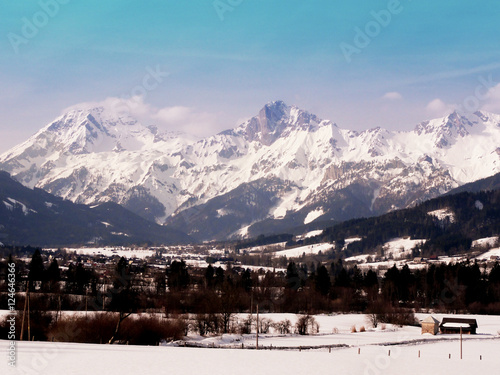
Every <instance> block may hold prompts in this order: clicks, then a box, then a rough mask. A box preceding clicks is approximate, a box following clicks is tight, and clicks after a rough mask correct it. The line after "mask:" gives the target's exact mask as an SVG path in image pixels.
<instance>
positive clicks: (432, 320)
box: [422, 315, 439, 324]
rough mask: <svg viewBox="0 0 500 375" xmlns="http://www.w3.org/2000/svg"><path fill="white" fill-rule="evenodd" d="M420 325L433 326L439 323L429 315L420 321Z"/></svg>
mask: <svg viewBox="0 0 500 375" xmlns="http://www.w3.org/2000/svg"><path fill="white" fill-rule="evenodd" d="M422 323H433V324H436V323H439V320H437V319H436V318H434V317H433V316H431V315H429V316H428V317H427V318H425V319H424V320H422Z"/></svg>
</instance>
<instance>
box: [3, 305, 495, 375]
mask: <svg viewBox="0 0 500 375" xmlns="http://www.w3.org/2000/svg"><path fill="white" fill-rule="evenodd" d="M433 316H434V317H436V318H438V319H441V317H442V315H438V314H436V315H433ZM263 317H267V318H270V319H273V320H275V321H278V320H282V319H284V318H292V317H293V315H289V314H273V315H263ZM418 317H419V318H420V319H423V318H425V317H427V315H423V314H419V315H418ZM469 317H471V316H469ZM473 317H474V318H476V319H477V321H478V325H479V328H478V334H477V335H471V336H464V342H463V359H462V360H460V345H459V340H458V339H459V336H458V335H437V336H432V335H421V334H420V329H419V328H418V327H404V328H397V327H393V326H391V325H387V327H386V328H385V329H384V330H382V329H377V330H369V329H367V331H366V332H356V333H351V327H352V326H356V328H357V330H358V331H359V328H360V327H361V325H364V326H366V321H365V317H364V316H363V315H353V314H347V315H333V316H325V315H320V316H316V317H315V318H316V320H317V322H318V323H319V324H320V332H319V334H318V335H314V336H297V335H286V336H279V335H263V336H262V337H260V338H259V346H261V347H262V346H264V347H265V348H266V349H265V350H258V351H257V350H254V349H241V344H242V343H243V346H244V347H247V348H248V347H250V346H252V345H254V344H255V335H248V336H239V335H224V336H222V337H213V338H205V339H202V338H196V337H191V339H190V340H191V341H196V342H197V343H199V344H203V345H205V346H207V348H187V347H178V346H172V345H165V346H160V347H140V346H119V345H85V344H71V343H48V342H18V343H17V367H16V368H9V367H8V365H7V353H8V342H7V341H5V340H2V341H0V350H1V351H2V352H3V353H4V354H3V355H2V356H1V358H2V359H1V362H0V374H50V375H59V374H61V375H63V374H112V375H114V374H117V375H118V374H119V375H123V374H151V373H154V374H156V373H159V374H164V373H165V374H166V373H168V374H218V375H219V374H252V375H254V374H273V375H274V374H398V375H400V374H426V375H428V374H474V373H485V374H486V373H488V374H496V373H498V368H499V367H500V357H499V353H500V336H499V334H498V331H500V317H497V316H473ZM332 332H336V333H332ZM211 343H213V344H214V345H222V346H223V345H227V346H228V347H232V348H224V349H213V348H210V346H211ZM181 344H182V343H181ZM342 344H343V345H347V346H345V347H335V346H337V345H342ZM271 345H272V346H273V348H274V349H273V350H270V347H271ZM322 345H325V346H333V347H332V349H331V351H330V350H329V348H328V347H323V348H319V349H313V350H306V349H304V347H306V346H316V347H320V346H322ZM280 346H282V347H285V346H286V347H295V348H294V349H289V350H277V349H276V347H280ZM301 346H302V347H303V349H301V350H299V347H301ZM237 347H239V349H237ZM419 353H420V357H419ZM450 356H451V358H450ZM483 371H487V372H483Z"/></svg>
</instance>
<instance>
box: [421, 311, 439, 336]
mask: <svg viewBox="0 0 500 375" xmlns="http://www.w3.org/2000/svg"><path fill="white" fill-rule="evenodd" d="M438 332H439V320H437V319H436V318H434V317H432V316H430V315H429V316H428V317H427V318H425V319H424V320H422V335H423V334H424V333H430V334H431V335H437V333H438Z"/></svg>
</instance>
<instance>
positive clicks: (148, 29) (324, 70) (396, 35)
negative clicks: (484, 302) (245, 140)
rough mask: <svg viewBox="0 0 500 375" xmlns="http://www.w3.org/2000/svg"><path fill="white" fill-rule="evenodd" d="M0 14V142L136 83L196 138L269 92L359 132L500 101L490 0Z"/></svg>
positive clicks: (80, 6) (173, 4)
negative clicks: (68, 109)
mask: <svg viewBox="0 0 500 375" xmlns="http://www.w3.org/2000/svg"><path fill="white" fill-rule="evenodd" d="M0 17H1V22H0V51H1V55H0V84H1V86H0V87H1V91H0V139H1V142H0V152H3V151H6V150H7V149H8V148H10V147H12V146H14V145H15V144H17V143H19V142H20V141H22V140H24V139H26V138H28V137H29V136H30V135H32V134H33V133H35V132H36V131H37V130H38V129H40V128H41V127H42V126H44V125H45V124H47V123H48V122H49V121H51V120H52V119H53V118H55V117H56V116H58V115H60V114H61V112H62V111H63V110H64V109H65V108H68V107H70V106H74V105H76V104H79V103H89V102H92V103H95V102H102V101H106V100H108V102H109V100H110V99H107V98H121V100H128V98H129V97H131V96H133V95H135V94H142V95H143V96H142V98H140V99H139V98H135V100H134V105H133V106H132V107H133V112H134V115H137V116H138V117H139V118H140V119H141V120H142V121H143V122H145V123H146V124H147V125H149V124H150V123H156V124H158V125H159V126H160V127H161V128H163V129H169V130H184V131H188V132H190V133H195V134H198V135H201V136H205V135H208V134H213V133H215V132H217V131H220V130H223V129H227V128H230V127H233V126H235V125H236V124H237V123H238V121H240V120H242V119H244V118H247V117H250V116H252V115H254V114H256V113H257V111H258V110H259V109H260V108H261V107H262V106H263V105H264V104H265V103H267V102H269V101H272V100H277V99H281V100H284V101H285V102H287V103H288V104H294V105H297V106H299V107H301V108H304V109H307V110H309V111H311V112H313V113H315V114H317V115H318V116H320V117H322V118H328V119H331V120H333V121H335V122H336V123H337V124H338V125H339V126H341V127H343V128H350V129H356V130H363V129H368V128H372V127H375V126H382V127H386V128H389V129H395V130H396V129H400V130H407V129H410V128H412V127H413V126H414V125H416V124H417V123H418V122H420V121H424V120H426V119H429V118H433V117H438V116H441V115H444V114H445V113H446V112H447V111H451V110H453V108H457V107H458V108H459V109H462V108H465V109H473V110H475V109H486V110H490V111H497V112H500V85H499V83H500V37H499V35H500V22H498V20H500V2H498V1H481V2H477V1H447V0H441V1H438V2H426V1H425V2H424V1H416V0H413V1H411V0H401V1H396V0H390V1H377V0H370V1H369V0H365V1H349V2H348V1H336V0H329V1H323V0H317V1H314V0H313V1H304V0H300V1H299V0H274V1H273V0H216V1H214V0H189V1H188V0H183V1H181V0H178V1H171V0H170V1H169V0H163V1H154V0H153V1H143V2H139V1H131V0H128V1H127V0H108V1H106V0H104V1H103V0H101V1H94V0H86V1H77V0H40V1H23V2H15V1H3V2H1V3H0ZM360 33H361V34H363V35H361V36H360ZM346 51H347V52H346ZM353 51H355V52H353ZM151 72H156V79H155V78H154V77H155V74H153V75H152V73H151ZM145 87H146V88H147V90H146V89H145Z"/></svg>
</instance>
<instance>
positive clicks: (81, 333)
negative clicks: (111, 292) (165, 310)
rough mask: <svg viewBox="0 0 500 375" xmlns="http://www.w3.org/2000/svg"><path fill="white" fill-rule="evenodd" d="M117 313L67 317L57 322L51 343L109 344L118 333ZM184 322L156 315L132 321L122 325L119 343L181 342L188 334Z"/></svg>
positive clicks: (51, 335)
mask: <svg viewBox="0 0 500 375" xmlns="http://www.w3.org/2000/svg"><path fill="white" fill-rule="evenodd" d="M118 318H119V316H118V314H117V313H110V312H105V313H93V314H92V315H89V316H77V317H64V318H62V319H59V320H58V321H57V322H55V323H54V324H53V325H52V327H51V329H50V331H49V339H50V340H54V341H66V342H79V343H94V344H99V343H107V342H108V341H109V340H110V338H111V337H113V334H114V332H115V328H116V323H117V321H118ZM186 327H187V325H186V322H185V320H184V319H182V318H177V319H171V320H167V319H164V318H160V317H158V316H155V315H141V316H138V317H131V318H128V319H125V320H124V321H123V322H122V325H121V329H120V332H119V335H118V341H117V342H120V343H129V344H133V345H157V344H158V343H159V342H161V341H168V340H178V339H181V338H182V337H183V336H184V335H185V333H186Z"/></svg>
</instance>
